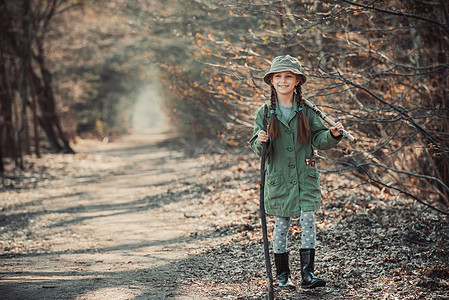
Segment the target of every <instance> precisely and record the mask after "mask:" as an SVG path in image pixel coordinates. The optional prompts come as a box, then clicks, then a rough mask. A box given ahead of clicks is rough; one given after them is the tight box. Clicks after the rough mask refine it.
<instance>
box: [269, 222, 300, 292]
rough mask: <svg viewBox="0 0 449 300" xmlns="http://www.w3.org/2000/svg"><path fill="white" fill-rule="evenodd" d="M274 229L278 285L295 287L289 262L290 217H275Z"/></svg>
mask: <svg viewBox="0 0 449 300" xmlns="http://www.w3.org/2000/svg"><path fill="white" fill-rule="evenodd" d="M274 223H275V225H274V231H273V251H274V262H275V264H276V285H277V286H278V287H281V288H293V289H294V288H295V286H294V285H293V283H292V280H291V276H290V267H289V263H288V251H287V234H288V229H289V227H290V218H284V217H277V216H276V217H275V218H274Z"/></svg>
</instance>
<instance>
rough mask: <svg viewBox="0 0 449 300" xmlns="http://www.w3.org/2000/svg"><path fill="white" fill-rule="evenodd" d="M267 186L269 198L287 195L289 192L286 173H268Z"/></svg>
mask: <svg viewBox="0 0 449 300" xmlns="http://www.w3.org/2000/svg"><path fill="white" fill-rule="evenodd" d="M265 188H266V193H267V196H268V199H276V198H280V197H283V196H285V195H286V194H287V187H286V186H285V179H284V174H283V173H282V172H275V173H273V174H270V175H267V178H266V184H265Z"/></svg>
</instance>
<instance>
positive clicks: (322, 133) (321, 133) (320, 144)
mask: <svg viewBox="0 0 449 300" xmlns="http://www.w3.org/2000/svg"><path fill="white" fill-rule="evenodd" d="M307 117H308V120H309V125H310V134H311V138H312V145H313V146H314V147H315V148H317V149H318V150H327V149H330V148H333V147H335V146H336V145H337V144H338V142H339V141H340V140H341V138H342V136H341V135H340V136H338V137H334V136H333V135H332V133H331V131H330V130H329V129H328V128H327V127H326V126H324V124H323V122H322V121H321V119H320V117H318V116H317V115H316V114H315V113H314V112H313V111H312V110H311V109H309V111H308V116H307Z"/></svg>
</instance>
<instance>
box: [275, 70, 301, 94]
mask: <svg viewBox="0 0 449 300" xmlns="http://www.w3.org/2000/svg"><path fill="white" fill-rule="evenodd" d="M299 83H300V79H299V77H298V76H296V75H295V74H294V73H293V72H290V71H285V72H279V73H275V74H274V75H273V77H272V78H271V84H272V85H273V86H274V89H275V90H276V92H277V93H278V94H281V95H289V94H293V92H294V91H295V87H296V86H297V85H298V84H299Z"/></svg>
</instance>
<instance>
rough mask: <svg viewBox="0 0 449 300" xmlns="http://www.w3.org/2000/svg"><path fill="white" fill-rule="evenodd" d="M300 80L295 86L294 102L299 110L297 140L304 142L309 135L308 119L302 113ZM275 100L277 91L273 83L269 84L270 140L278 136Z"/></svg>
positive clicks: (302, 101)
mask: <svg viewBox="0 0 449 300" xmlns="http://www.w3.org/2000/svg"><path fill="white" fill-rule="evenodd" d="M301 84H302V82H300V83H299V84H298V85H297V86H296V88H295V89H296V93H297V96H296V104H297V107H298V110H299V120H298V142H299V143H300V144H302V143H305V141H306V140H307V138H309V136H310V125H309V121H308V120H307V117H306V115H305V114H304V112H303V110H302V105H303V103H304V100H303V99H302V89H301ZM276 101H277V93H276V89H275V88H274V86H273V85H271V97H270V112H271V117H270V124H269V125H268V134H269V136H270V138H271V139H272V140H275V139H276V138H278V137H279V127H278V124H277V119H276V116H275V115H274V111H275V110H276Z"/></svg>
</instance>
